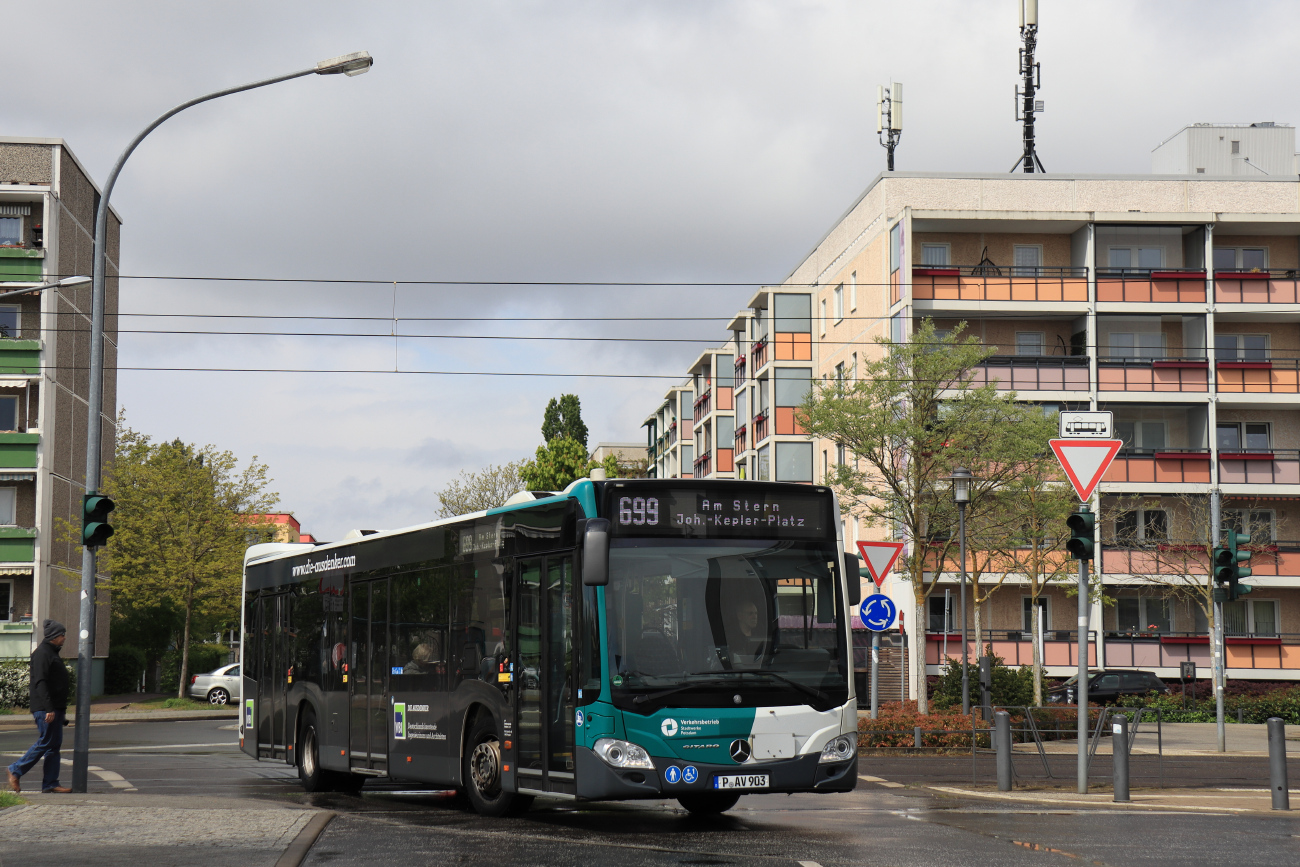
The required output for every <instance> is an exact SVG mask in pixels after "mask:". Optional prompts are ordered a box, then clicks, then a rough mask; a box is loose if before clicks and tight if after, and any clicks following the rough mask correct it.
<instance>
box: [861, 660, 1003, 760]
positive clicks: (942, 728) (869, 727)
mask: <svg viewBox="0 0 1300 867" xmlns="http://www.w3.org/2000/svg"><path fill="white" fill-rule="evenodd" d="M958 677H959V678H960V666H958ZM959 683H960V681H959ZM959 688H960V687H959ZM958 700H960V698H959V699H958ZM971 722H972V718H971V717H970V716H962V714H961V712H960V711H958V712H956V713H953V712H943V711H937V712H935V713H929V714H922V713H918V712H917V710H916V702H914V701H909V702H907V703H906V704H904V703H901V702H897V701H890V702H885V703H884V704H882V705H880V710H879V713H878V715H877V719H868V718H866V717H861V718H859V719H858V748H859V749H861V750H869V749H874V748H878V747H912V746H914V745H915V744H914V740H913V733H912V729H913V728H914V727H915V726H920V727H921V728H922V729H925V730H929V732H928V733H925V734H922V736H921V745H922V746H925V747H938V748H940V749H952V750H969V749H970V746H971V744H970V741H971ZM974 723H975V728H976V729H977V730H979V731H980V735H979V740H980V746H988V745H989V741H988V735H987V731H988V726H987V724H986V723H985V722H984V721H983V720H979V719H975V720H974Z"/></svg>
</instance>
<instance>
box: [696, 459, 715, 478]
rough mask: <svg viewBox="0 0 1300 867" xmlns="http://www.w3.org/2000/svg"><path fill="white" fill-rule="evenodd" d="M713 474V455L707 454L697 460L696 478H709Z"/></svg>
mask: <svg viewBox="0 0 1300 867" xmlns="http://www.w3.org/2000/svg"><path fill="white" fill-rule="evenodd" d="M711 472H713V455H711V454H710V453H709V452H705V453H704V454H702V455H700V456H699V457H698V458H696V459H695V478H697V479H703V478H707V477H708V475H709V473H711Z"/></svg>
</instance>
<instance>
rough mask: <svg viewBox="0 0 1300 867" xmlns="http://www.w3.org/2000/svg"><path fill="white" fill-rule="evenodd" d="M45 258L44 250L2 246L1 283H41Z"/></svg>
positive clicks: (0, 251) (0, 256)
mask: <svg viewBox="0 0 1300 867" xmlns="http://www.w3.org/2000/svg"><path fill="white" fill-rule="evenodd" d="M44 260H45V251H44V250H38V249H33V248H30V247H0V283H40V282H41V280H42V279H44V278H43V277H42V276H41V269H42V266H43V265H44V264H45V261H44Z"/></svg>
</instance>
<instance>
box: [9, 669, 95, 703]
mask: <svg viewBox="0 0 1300 867" xmlns="http://www.w3.org/2000/svg"><path fill="white" fill-rule="evenodd" d="M63 667H64V668H66V669H67V670H68V701H69V702H70V703H71V702H73V701H75V700H76V695H77V662H76V660H68V659H65V660H63ZM31 683H32V681H31V663H29V662H27V661H26V660H17V661H10V662H0V707H18V708H27V707H30V706H31Z"/></svg>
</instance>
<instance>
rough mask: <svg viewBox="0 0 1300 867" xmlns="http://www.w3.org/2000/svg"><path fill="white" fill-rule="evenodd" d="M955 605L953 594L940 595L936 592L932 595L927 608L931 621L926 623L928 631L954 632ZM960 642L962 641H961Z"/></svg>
mask: <svg viewBox="0 0 1300 867" xmlns="http://www.w3.org/2000/svg"><path fill="white" fill-rule="evenodd" d="M952 609H953V605H952V597H951V596H946V595H945V596H940V595H939V594H937V593H935V594H933V595H931V596H930V600H929V604H928V605H927V606H926V610H927V612H928V613H929V615H930V618H929V619H930V622H929V623H928V624H926V631H927V632H937V633H944V632H952V618H953V612H952ZM959 643H960V642H959Z"/></svg>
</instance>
